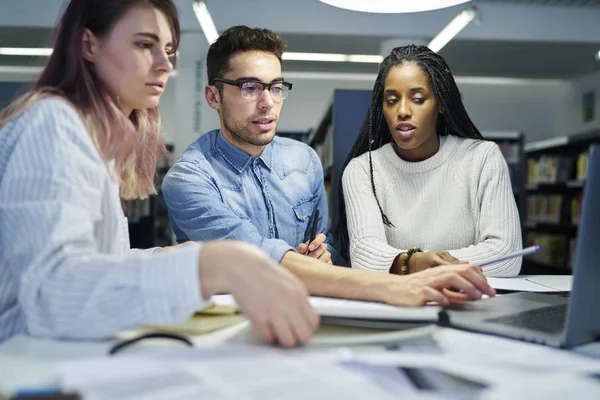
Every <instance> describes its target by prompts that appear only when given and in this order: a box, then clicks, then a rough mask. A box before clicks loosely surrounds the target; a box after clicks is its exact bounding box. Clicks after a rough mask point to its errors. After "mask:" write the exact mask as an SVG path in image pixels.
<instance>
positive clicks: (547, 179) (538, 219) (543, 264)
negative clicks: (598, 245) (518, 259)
mask: <svg viewBox="0 0 600 400" xmlns="http://www.w3.org/2000/svg"><path fill="white" fill-rule="evenodd" d="M592 143H600V131H593V132H586V133H581V134H574V135H569V136H561V137H558V138H552V139H548V140H543V141H539V142H533V143H528V144H527V145H526V146H525V155H526V160H527V183H526V185H525V192H526V199H525V201H526V206H525V209H526V213H525V222H524V224H523V230H524V233H525V245H526V246H529V245H532V244H538V245H540V246H541V247H542V249H541V251H540V252H539V253H537V254H535V255H533V256H530V257H528V258H526V259H525V262H524V268H525V269H527V270H528V271H527V273H545V274H549V273H551V274H561V273H564V274H570V273H571V268H572V265H573V256H574V252H575V244H576V241H577V228H578V225H579V219H580V215H581V201H582V199H583V195H584V192H585V177H586V174H587V160H588V154H589V146H590V144H592Z"/></svg>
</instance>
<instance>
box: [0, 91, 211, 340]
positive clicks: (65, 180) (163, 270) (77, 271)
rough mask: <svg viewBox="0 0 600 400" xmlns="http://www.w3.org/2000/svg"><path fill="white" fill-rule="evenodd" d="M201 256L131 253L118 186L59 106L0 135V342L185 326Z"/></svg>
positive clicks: (196, 301)
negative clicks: (161, 325) (175, 324)
mask: <svg viewBox="0 0 600 400" xmlns="http://www.w3.org/2000/svg"><path fill="white" fill-rule="evenodd" d="M200 248H201V246H189V247H186V248H184V249H181V250H177V251H172V252H164V253H159V254H156V255H152V254H151V252H149V251H141V250H137V251H136V250H131V249H130V248H129V235H128V232H127V220H126V218H125V216H124V214H123V211H122V209H121V205H120V200H119V189H118V186H117V184H116V183H115V182H113V181H111V178H110V176H109V173H108V171H107V169H106V167H105V165H104V164H103V162H102V160H101V158H100V155H99V153H98V151H97V150H96V148H95V146H94V143H93V141H92V139H91V137H90V135H89V134H88V132H87V130H86V128H85V127H84V125H83V122H82V120H81V118H80V117H79V115H78V113H77V112H76V111H75V109H74V108H73V107H72V106H71V105H69V104H68V103H67V102H65V101H64V100H61V99H59V98H49V99H43V100H39V101H37V102H36V103H34V104H33V105H32V106H31V107H29V108H28V109H27V110H26V111H25V112H24V113H23V114H22V115H21V116H19V117H17V118H16V119H15V120H13V121H11V122H10V123H8V124H7V125H6V126H5V127H4V128H3V129H2V130H0V342H2V341H3V340H5V339H6V338H9V337H11V336H12V335H15V334H17V333H25V334H30V335H34V336H43V337H52V338H84V339H86V338H87V339H92V338H106V337H110V336H112V335H113V334H115V333H116V332H118V331H119V330H121V329H123V328H127V327H133V326H139V325H142V324H159V323H168V322H175V321H181V320H184V319H185V318H187V317H188V316H190V315H191V314H192V313H193V312H194V311H195V310H198V309H200V308H202V306H203V305H204V302H203V300H202V295H201V293H200V281H199V277H198V266H197V264H198V256H199V252H200Z"/></svg>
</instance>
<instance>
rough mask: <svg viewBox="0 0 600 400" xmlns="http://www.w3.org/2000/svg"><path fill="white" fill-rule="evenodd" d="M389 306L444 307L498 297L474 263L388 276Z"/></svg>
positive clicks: (442, 266) (387, 299)
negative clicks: (483, 296) (430, 304)
mask: <svg viewBox="0 0 600 400" xmlns="http://www.w3.org/2000/svg"><path fill="white" fill-rule="evenodd" d="M388 276H389V278H391V282H390V286H388V291H387V296H386V297H387V298H386V301H385V302H386V303H388V304H392V305H398V306H422V305H425V304H427V303H428V302H435V303H438V304H440V305H442V306H445V305H448V304H450V303H462V302H465V301H469V300H478V299H480V298H481V297H482V295H483V294H486V295H488V296H495V295H496V291H495V290H494V289H493V288H492V287H491V286H490V285H489V284H488V283H487V279H486V278H485V276H484V275H483V272H482V271H481V268H479V267H478V266H476V265H472V264H454V265H441V266H438V267H436V268H429V269H426V270H423V271H420V272H416V273H414V274H409V275H400V276H398V275H388Z"/></svg>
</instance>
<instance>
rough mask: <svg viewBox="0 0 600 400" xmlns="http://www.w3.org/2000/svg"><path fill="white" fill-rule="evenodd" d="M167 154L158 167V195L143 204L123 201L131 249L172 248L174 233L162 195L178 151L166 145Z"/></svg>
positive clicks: (161, 158) (139, 201) (156, 177)
mask: <svg viewBox="0 0 600 400" xmlns="http://www.w3.org/2000/svg"><path fill="white" fill-rule="evenodd" d="M166 147H167V154H165V155H164V156H162V157H160V158H159V160H158V162H157V164H156V175H155V184H156V188H157V194H155V195H153V196H149V197H147V198H146V199H144V200H139V199H138V200H127V201H123V202H122V204H123V210H124V211H125V215H126V216H127V222H128V224H129V241H130V243H131V247H132V248H137V249H147V248H151V247H157V246H158V247H164V246H171V245H172V244H173V233H172V229H171V223H170V221H169V214H168V211H167V205H166V203H165V199H164V197H163V194H162V190H161V186H162V181H163V179H164V177H165V175H166V174H167V172H168V171H169V168H170V167H171V166H172V165H173V162H174V152H175V147H174V146H173V145H172V144H167V146H166Z"/></svg>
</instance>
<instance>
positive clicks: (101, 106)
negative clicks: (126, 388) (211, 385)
mask: <svg viewBox="0 0 600 400" xmlns="http://www.w3.org/2000/svg"><path fill="white" fill-rule="evenodd" d="M179 38H180V28H179V22H178V14H177V9H176V7H175V5H174V4H173V2H172V1H171V0H72V1H70V2H69V3H68V4H67V6H66V8H65V10H64V12H63V15H62V18H61V20H60V22H59V25H58V27H57V30H56V36H55V43H54V51H53V53H52V55H51V57H50V59H49V61H48V64H47V65H46V67H45V69H44V71H43V72H42V74H41V76H40V78H39V80H38V81H37V83H36V84H35V85H34V87H33V88H32V89H31V91H29V92H28V93H26V94H25V95H23V96H22V97H21V98H19V99H18V100H16V101H15V102H14V103H13V104H11V105H10V106H9V107H7V108H6V109H5V110H4V111H3V113H2V114H1V115H0V138H1V140H0V342H1V341H2V340H4V339H6V338H8V337H11V336H13V335H15V334H19V333H24V334H30V335H35V336H44V337H53V338H84V339H93V338H107V337H111V336H112V335H114V334H115V333H116V332H118V331H119V330H121V329H124V328H128V327H133V326H139V325H143V324H162V323H170V322H177V321H181V320H184V319H186V318H187V317H189V316H190V315H192V314H193V313H194V312H195V311H196V310H198V309H201V308H203V307H204V306H205V305H206V300H208V299H209V298H210V296H211V295H213V294H215V293H220V292H227V293H232V294H233V296H234V297H235V298H236V300H237V302H238V304H239V305H240V307H241V309H242V311H243V312H244V313H245V315H246V316H247V317H248V318H249V319H250V321H251V322H252V323H253V325H254V327H255V328H256V330H257V331H258V333H259V334H260V335H261V336H262V338H263V339H264V340H265V341H266V342H274V343H278V344H280V345H282V346H285V347H290V346H295V345H297V344H300V343H305V342H306V341H308V340H309V338H310V337H311V336H312V334H313V332H314V331H315V329H316V327H317V326H318V322H319V318H318V316H317V314H316V313H315V311H314V309H312V307H311V306H310V304H309V302H308V299H307V292H306V289H305V288H304V286H303V285H302V283H301V282H300V281H299V280H298V279H297V278H296V277H294V276H293V275H292V274H291V273H289V272H288V271H286V270H285V269H283V268H281V267H280V266H279V265H277V264H276V263H275V262H273V261H271V260H270V258H269V257H268V256H267V255H266V254H265V253H263V252H262V251H261V250H259V249H258V248H255V247H253V246H250V245H247V244H243V243H239V242H233V241H218V242H210V243H203V244H197V243H194V242H189V243H184V244H182V245H179V246H173V247H171V248H168V249H152V250H145V251H142V250H132V249H130V246H129V237H128V232H127V221H126V218H125V216H124V214H123V210H122V209H121V204H120V198H125V199H133V198H143V197H146V196H148V195H150V194H153V193H154V192H155V188H154V183H153V178H154V171H155V165H156V160H157V156H159V155H160V154H162V153H163V152H164V150H165V146H164V142H163V139H162V138H161V135H160V115H159V112H158V108H157V107H158V103H159V99H160V96H161V94H162V92H163V90H164V88H165V85H166V83H167V79H168V77H169V73H170V72H171V70H172V69H173V64H172V60H173V58H174V55H175V52H176V50H177V46H178V44H179ZM165 250H169V251H165ZM239 264H243V266H244V268H239Z"/></svg>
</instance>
